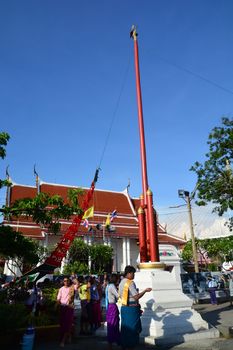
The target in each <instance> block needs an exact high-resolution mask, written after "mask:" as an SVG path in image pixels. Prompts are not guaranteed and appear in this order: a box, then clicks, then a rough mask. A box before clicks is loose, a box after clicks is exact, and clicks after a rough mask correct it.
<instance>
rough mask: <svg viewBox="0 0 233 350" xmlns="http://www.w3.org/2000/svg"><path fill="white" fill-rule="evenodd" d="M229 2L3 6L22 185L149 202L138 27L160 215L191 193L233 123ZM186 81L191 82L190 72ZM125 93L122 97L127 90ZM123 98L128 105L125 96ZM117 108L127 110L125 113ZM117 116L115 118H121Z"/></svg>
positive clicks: (3, 76)
mask: <svg viewBox="0 0 233 350" xmlns="http://www.w3.org/2000/svg"><path fill="white" fill-rule="evenodd" d="M232 13H233V2H232V1H231V0H224V1H220V0H218V1H215V0H205V1H203V0H189V1H187V0H174V1H168V0H147V1H139V0H135V1H132V0H131V1H129V0H122V1H119V0H118V1H117V0H115V1H113V0H98V1H97V0H92V1H91V0H85V1H84V0H83V1H81V0H67V1H64V0H40V1H31V0H28V1H26V0H20V1H18V0H15V1H13V0H11V1H1V2H0V120H1V127H0V129H1V131H6V132H8V133H9V134H10V136H11V140H10V142H9V145H8V146H7V157H6V159H5V160H4V161H1V172H0V177H1V178H3V177H4V174H5V168H6V166H7V165H8V164H9V165H10V168H9V171H10V174H11V177H12V178H13V180H14V181H15V182H16V183H21V184H28V185H33V184H34V177H33V166H34V164H35V163H36V167H37V171H38V173H39V175H40V177H41V179H42V180H44V181H46V182H55V183H64V184H70V185H78V186H89V185H90V182H91V180H92V178H93V176H94V171H95V168H96V167H97V166H98V165H99V162H100V158H101V155H102V152H103V148H104V144H105V141H106V137H107V134H108V131H109V127H110V125H111V122H112V121H113V120H114V122H113V127H112V131H111V134H110V138H109V142H108V144H107V148H106V151H105V154H104V158H103V161H102V164H101V169H102V171H101V173H100V178H99V182H98V185H97V187H98V188H101V189H108V190H115V191H121V190H123V189H124V188H126V186H127V184H128V179H130V182H131V187H130V194H131V195H132V196H139V195H140V194H141V170H140V156H139V137H138V124H137V105H136V92H135V76H134V56H133V54H134V53H133V41H132V40H130V39H129V30H130V27H131V25H132V24H133V23H134V24H137V25H138V32H139V50H140V68H141V84H142V96H143V108H144V122H145V133H146V146H147V163H148V178H149V185H150V187H151V189H152V191H153V193H154V202H155V206H156V207H157V206H160V207H162V206H167V205H172V204H176V203H181V200H180V199H179V198H178V196H177V190H178V189H180V188H184V189H186V190H190V191H191V190H192V189H193V188H194V186H195V180H196V177H195V174H193V173H192V172H190V171H189V168H190V166H191V165H192V164H193V163H194V162H195V161H196V160H199V161H203V160H204V155H205V153H206V151H207V144H206V142H207V137H208V134H209V132H210V131H211V129H212V128H213V127H214V126H216V125H220V120H221V117H222V116H223V115H228V116H230V117H232V101H233V92H232V93H230V92H227V91H224V89H221V88H220V87H217V86H215V85H214V84H211V83H209V82H207V81H205V80H203V79H201V78H198V77H197V76H195V75H193V74H191V73H189V72H188V71H191V72H193V73H194V74H197V75H200V76H202V77H203V78H206V79H207V80H210V81H212V82H214V83H216V84H218V85H220V86H222V87H223V88H225V89H229V90H231V91H233V69H232V62H233V40H232V39H233V21H232ZM187 70H188V71H187ZM122 86H123V89H122ZM120 96H121V97H120ZM118 102H119V103H118ZM113 117H114V119H113Z"/></svg>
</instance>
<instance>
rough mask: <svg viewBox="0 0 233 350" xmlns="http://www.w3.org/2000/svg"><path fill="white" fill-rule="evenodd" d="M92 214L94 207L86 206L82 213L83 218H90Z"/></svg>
mask: <svg viewBox="0 0 233 350" xmlns="http://www.w3.org/2000/svg"><path fill="white" fill-rule="evenodd" d="M93 216H94V207H93V206H92V207H90V208H88V209H87V210H86V211H85V213H84V214H83V219H88V218H92V217H93Z"/></svg>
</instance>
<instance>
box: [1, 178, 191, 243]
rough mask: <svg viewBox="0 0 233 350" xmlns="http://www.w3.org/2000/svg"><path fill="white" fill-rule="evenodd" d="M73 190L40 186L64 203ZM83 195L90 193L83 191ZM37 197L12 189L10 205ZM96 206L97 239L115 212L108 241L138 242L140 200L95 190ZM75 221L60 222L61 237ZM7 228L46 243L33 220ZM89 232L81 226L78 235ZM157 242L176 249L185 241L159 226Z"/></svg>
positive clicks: (93, 222) (21, 220)
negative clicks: (119, 238) (98, 225)
mask: <svg viewBox="0 0 233 350" xmlns="http://www.w3.org/2000/svg"><path fill="white" fill-rule="evenodd" d="M70 188H78V187H73V186H65V185H57V184H49V183H41V185H40V191H41V192H45V193H48V194H50V195H55V194H57V195H60V196H61V197H62V198H63V199H64V200H65V201H67V192H68V190H69V189H70ZM83 190H84V192H85V191H87V189H85V188H83ZM36 193H37V189H36V187H30V186H24V185H13V186H12V187H11V192H10V203H13V202H14V201H15V200H17V199H20V198H25V197H29V198H33V197H34V196H35V195H36ZM91 205H94V217H93V218H90V219H89V224H90V225H91V226H92V227H93V228H94V229H95V231H96V232H95V235H96V236H101V235H103V233H102V232H101V231H98V230H96V225H97V224H103V223H105V221H106V218H107V215H108V213H110V212H112V211H113V210H115V209H116V210H117V217H116V218H115V219H114V221H113V223H112V225H113V226H114V227H115V231H114V232H112V233H108V232H105V235H106V237H107V236H108V235H111V236H112V237H130V238H135V239H138V220H137V214H136V213H137V210H138V208H139V206H140V199H139V198H133V199H132V198H130V196H129V194H128V192H127V191H126V190H125V191H123V192H113V191H105V190H99V189H95V191H94V196H93V200H92V203H91V204H90V206H91ZM71 221H72V220H69V221H68V220H63V219H62V220H60V222H61V233H64V232H65V230H66V229H67V228H68V227H69V225H70V223H71ZM4 224H10V225H12V226H13V227H17V229H18V231H21V232H22V233H23V234H24V235H25V236H28V237H33V238H37V239H43V235H42V232H41V228H40V226H39V225H37V224H36V223H33V222H32V218H27V217H23V216H21V217H20V218H18V219H17V220H16V219H14V220H13V221H11V222H10V223H9V222H7V221H4ZM88 234H90V233H89V232H88V230H87V229H86V228H85V227H83V226H80V228H79V232H78V235H88ZM158 238H159V243H170V244H177V245H184V244H185V241H184V240H183V239H180V238H178V237H174V236H171V235H168V234H167V233H166V231H165V229H164V228H163V227H162V226H161V225H160V224H159V225H158Z"/></svg>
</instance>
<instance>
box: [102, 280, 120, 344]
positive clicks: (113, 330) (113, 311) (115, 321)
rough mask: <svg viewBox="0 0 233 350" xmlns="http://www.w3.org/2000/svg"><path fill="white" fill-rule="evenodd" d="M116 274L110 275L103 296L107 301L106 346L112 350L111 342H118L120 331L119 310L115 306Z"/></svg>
mask: <svg viewBox="0 0 233 350" xmlns="http://www.w3.org/2000/svg"><path fill="white" fill-rule="evenodd" d="M117 280H118V278H117V275H116V274H112V275H111V277H110V281H109V284H108V286H107V288H106V294H105V298H106V301H107V313H106V321H107V340H108V348H109V350H112V344H113V343H117V344H119V342H120V331H119V321H120V318H119V310H118V306H117V301H118V298H119V294H118V291H117V287H116V285H117Z"/></svg>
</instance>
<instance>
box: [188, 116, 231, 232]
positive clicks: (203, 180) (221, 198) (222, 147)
mask: <svg viewBox="0 0 233 350" xmlns="http://www.w3.org/2000/svg"><path fill="white" fill-rule="evenodd" d="M207 144H208V145H209V152H208V153H207V154H206V157H207V160H206V161H205V162H204V163H203V164H201V163H199V162H195V164H194V165H193V166H192V167H191V170H192V171H194V172H195V173H196V174H197V183H198V193H197V195H198V198H199V200H198V201H197V204H198V205H206V204H207V203H209V202H212V203H214V204H216V206H215V208H214V212H216V213H218V215H219V216H222V215H223V214H224V213H226V212H227V211H228V210H231V211H232V210H233V173H232V168H231V165H230V164H231V163H232V161H233V120H230V119H229V118H222V126H219V127H215V128H213V130H212V131H211V133H210V134H209V137H208V142H207ZM228 224H229V228H230V229H231V230H232V229H233V217H232V216H231V217H230V219H229V222H228Z"/></svg>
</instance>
